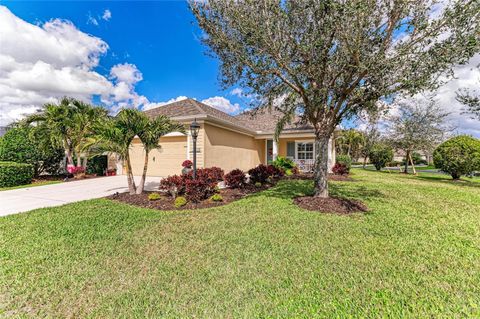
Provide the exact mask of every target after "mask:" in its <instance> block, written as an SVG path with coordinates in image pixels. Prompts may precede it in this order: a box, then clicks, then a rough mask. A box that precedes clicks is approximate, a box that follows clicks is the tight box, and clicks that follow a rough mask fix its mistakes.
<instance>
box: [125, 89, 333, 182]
mask: <svg viewBox="0 0 480 319" xmlns="http://www.w3.org/2000/svg"><path fill="white" fill-rule="evenodd" d="M145 113H146V114H147V115H149V116H152V117H155V116H158V115H165V116H168V117H169V118H171V119H172V120H175V121H177V122H180V123H184V124H185V126H186V127H187V134H183V133H180V132H173V133H170V134H168V135H167V136H164V137H162V138H161V139H160V143H159V144H160V148H158V149H156V150H153V151H152V152H150V158H149V165H148V171H147V175H149V176H161V177H164V176H168V175H173V174H180V173H181V170H182V166H181V164H182V162H183V161H184V160H185V159H190V160H192V157H193V146H192V138H191V136H190V132H189V130H188V126H189V125H190V123H191V122H192V121H193V120H194V119H196V121H197V122H198V123H199V124H200V126H201V128H200V132H199V134H198V139H197V165H198V167H212V166H217V167H220V168H222V169H223V170H224V171H225V172H229V171H230V170H232V169H235V168H239V169H241V170H244V171H246V170H248V169H250V168H253V167H255V166H257V165H258V164H260V163H263V164H267V163H268V162H269V161H272V160H273V159H275V158H276V157H277V156H284V157H289V158H291V159H293V160H294V161H295V162H297V164H298V165H299V167H300V169H301V170H310V169H311V168H312V166H313V163H314V158H315V146H314V143H313V141H314V134H313V129H312V128H311V127H309V126H305V125H300V124H298V123H292V124H291V125H288V126H287V127H286V128H285V129H284V131H283V133H282V134H281V136H280V139H279V141H278V143H276V142H275V141H274V140H273V134H274V130H275V124H276V122H277V119H278V118H279V117H280V114H276V113H274V112H273V113H272V112H267V111H264V112H256V114H252V113H250V112H244V113H241V114H239V115H236V116H231V115H229V114H227V113H224V112H222V111H219V110H217V109H215V108H213V107H210V106H208V105H205V104H203V103H200V102H198V101H196V100H193V99H186V100H182V101H178V102H174V103H171V104H167V105H164V106H160V107H157V108H154V109H150V110H147V111H145ZM334 149H335V148H334V146H333V145H332V143H330V145H329V150H330V151H329V162H330V163H329V167H332V166H333V164H334V163H335V151H334ZM130 152H131V153H130V154H131V161H132V168H133V173H134V175H141V172H142V169H143V163H144V150H143V147H142V143H141V142H140V140H138V139H135V140H134V141H133V144H132V147H131V151H130ZM123 172H124V168H123V167H122V165H121V164H119V165H117V173H123Z"/></svg>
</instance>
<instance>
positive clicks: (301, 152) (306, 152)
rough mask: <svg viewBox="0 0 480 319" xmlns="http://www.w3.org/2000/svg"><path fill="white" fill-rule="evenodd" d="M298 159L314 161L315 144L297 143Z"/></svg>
mask: <svg viewBox="0 0 480 319" xmlns="http://www.w3.org/2000/svg"><path fill="white" fill-rule="evenodd" d="M297 156H298V159H313V143H297Z"/></svg>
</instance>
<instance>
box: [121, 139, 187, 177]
mask: <svg viewBox="0 0 480 319" xmlns="http://www.w3.org/2000/svg"><path fill="white" fill-rule="evenodd" d="M159 144H160V148H159V149H155V150H152V151H151V152H150V154H149V158H148V170H147V175H148V176H162V177H164V176H168V175H173V174H180V173H181V171H182V162H183V161H184V160H185V159H186V156H187V137H186V136H172V137H162V138H160V143H159ZM144 160H145V150H144V148H143V145H142V143H141V142H140V140H139V139H138V138H135V139H134V140H133V142H132V146H131V148H130V161H131V163H132V170H133V174H134V175H142V172H143V164H144Z"/></svg>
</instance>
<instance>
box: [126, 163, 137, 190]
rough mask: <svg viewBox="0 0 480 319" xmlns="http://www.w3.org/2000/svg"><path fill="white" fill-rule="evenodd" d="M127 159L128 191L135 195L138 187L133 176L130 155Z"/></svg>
mask: <svg viewBox="0 0 480 319" xmlns="http://www.w3.org/2000/svg"><path fill="white" fill-rule="evenodd" d="M125 161H126V162H127V165H126V169H127V172H126V173H127V182H128V192H129V193H130V195H134V194H135V191H136V190H137V188H136V187H135V180H134V178H133V173H132V165H131V164H130V156H127V157H126V158H125Z"/></svg>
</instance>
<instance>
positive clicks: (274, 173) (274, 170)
mask: <svg viewBox="0 0 480 319" xmlns="http://www.w3.org/2000/svg"><path fill="white" fill-rule="evenodd" d="M267 172H268V175H269V176H271V177H282V176H283V175H284V171H283V169H281V168H278V167H276V166H273V165H268V166H267Z"/></svg>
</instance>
